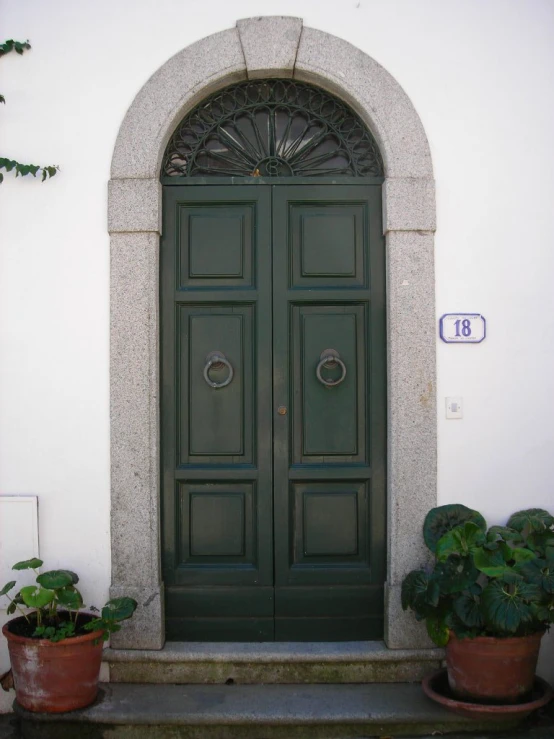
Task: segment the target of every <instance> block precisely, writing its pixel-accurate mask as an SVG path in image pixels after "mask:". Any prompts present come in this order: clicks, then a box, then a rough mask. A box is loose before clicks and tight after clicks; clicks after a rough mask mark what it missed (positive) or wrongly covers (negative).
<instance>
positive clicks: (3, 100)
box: [0, 95, 6, 103]
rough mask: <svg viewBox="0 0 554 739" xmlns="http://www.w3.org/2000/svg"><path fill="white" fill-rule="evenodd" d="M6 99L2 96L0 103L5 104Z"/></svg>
mask: <svg viewBox="0 0 554 739" xmlns="http://www.w3.org/2000/svg"><path fill="white" fill-rule="evenodd" d="M5 102H6V98H5V97H4V96H3V95H0V103H5Z"/></svg>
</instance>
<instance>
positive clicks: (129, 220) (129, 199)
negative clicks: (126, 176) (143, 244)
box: [108, 179, 162, 233]
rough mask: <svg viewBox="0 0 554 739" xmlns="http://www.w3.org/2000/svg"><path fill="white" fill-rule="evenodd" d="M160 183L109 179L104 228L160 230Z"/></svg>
mask: <svg viewBox="0 0 554 739" xmlns="http://www.w3.org/2000/svg"><path fill="white" fill-rule="evenodd" d="M161 215H162V186H161V184H160V181H159V180H154V179H150V180H133V179H131V180H111V181H110V182H109V183H108V231H109V232H110V233H123V232H129V231H139V232H144V231H154V232H156V233H160V232H161Z"/></svg>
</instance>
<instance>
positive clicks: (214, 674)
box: [103, 641, 444, 684]
mask: <svg viewBox="0 0 554 739" xmlns="http://www.w3.org/2000/svg"><path fill="white" fill-rule="evenodd" d="M103 659H104V662H105V663H107V664H108V665H109V669H110V681H111V682H125V683H130V682H132V683H177V684H184V683H220V684H221V683H227V684H232V683H254V684H256V683H326V682H331V683H368V682H416V681H419V680H421V679H422V677H423V676H424V675H425V674H427V673H429V672H430V671H432V670H434V669H437V668H438V667H439V666H440V664H441V662H442V660H443V659H444V650H442V649H388V648H387V647H386V645H385V643H384V642H380V641H379V642H377V641H371V642H370V641H365V642H265V643H240V642H167V643H166V645H165V646H164V648H163V649H161V650H135V649H106V650H105V651H104V657H103Z"/></svg>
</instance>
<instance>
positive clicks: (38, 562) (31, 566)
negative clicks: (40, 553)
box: [12, 557, 42, 570]
mask: <svg viewBox="0 0 554 739" xmlns="http://www.w3.org/2000/svg"><path fill="white" fill-rule="evenodd" d="M39 567H42V559H37V557H33V559H25V560H23V562H17V563H16V564H14V566H13V567H12V570H36V569H38V568H39Z"/></svg>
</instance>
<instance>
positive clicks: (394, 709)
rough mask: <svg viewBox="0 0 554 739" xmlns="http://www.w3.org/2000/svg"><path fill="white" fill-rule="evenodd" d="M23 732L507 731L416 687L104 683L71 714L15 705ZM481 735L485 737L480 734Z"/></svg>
mask: <svg viewBox="0 0 554 739" xmlns="http://www.w3.org/2000/svg"><path fill="white" fill-rule="evenodd" d="M15 710H16V713H17V714H18V715H19V717H20V719H21V720H22V728H23V736H25V737H37V738H38V737H40V739H74V737H77V736H80V737H81V736H82V737H94V739H97V738H98V737H110V739H119V738H121V739H130V737H132V738H133V739H143V737H144V739H158V738H159V739H165V738H167V739H176V738H177V737H183V739H185V738H186V739H200V737H202V739H235V738H236V739H260V737H263V739H348V738H350V737H352V739H353V738H354V737H356V738H359V737H362V736H363V737H385V736H386V737H392V736H411V737H413V736H422V735H430V734H433V735H435V736H436V735H439V736H440V735H442V734H449V733H454V732H459V731H462V732H468V731H471V732H476V731H479V730H482V729H492V728H508V726H511V725H512V724H508V723H506V722H503V723H500V724H499V723H491V722H480V721H474V720H471V719H467V718H462V717H460V716H457V715H455V714H453V713H449V712H448V711H446V710H445V709H443V708H442V707H441V706H438V705H436V704H434V703H433V702H431V701H430V700H428V699H427V698H426V697H425V695H424V694H423V692H422V690H421V688H420V686H419V685H383V684H373V685H241V686H227V685H188V686H182V685H124V684H121V685H114V684H110V685H102V690H101V696H100V699H99V700H98V701H97V702H96V703H95V704H94V705H92V706H90V707H89V708H86V709H84V710H82V711H74V712H71V713H67V714H58V715H56V714H31V713H28V712H26V711H23V710H22V709H21V708H19V707H18V706H17V705H16V707H15ZM481 736H482V735H481Z"/></svg>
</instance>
